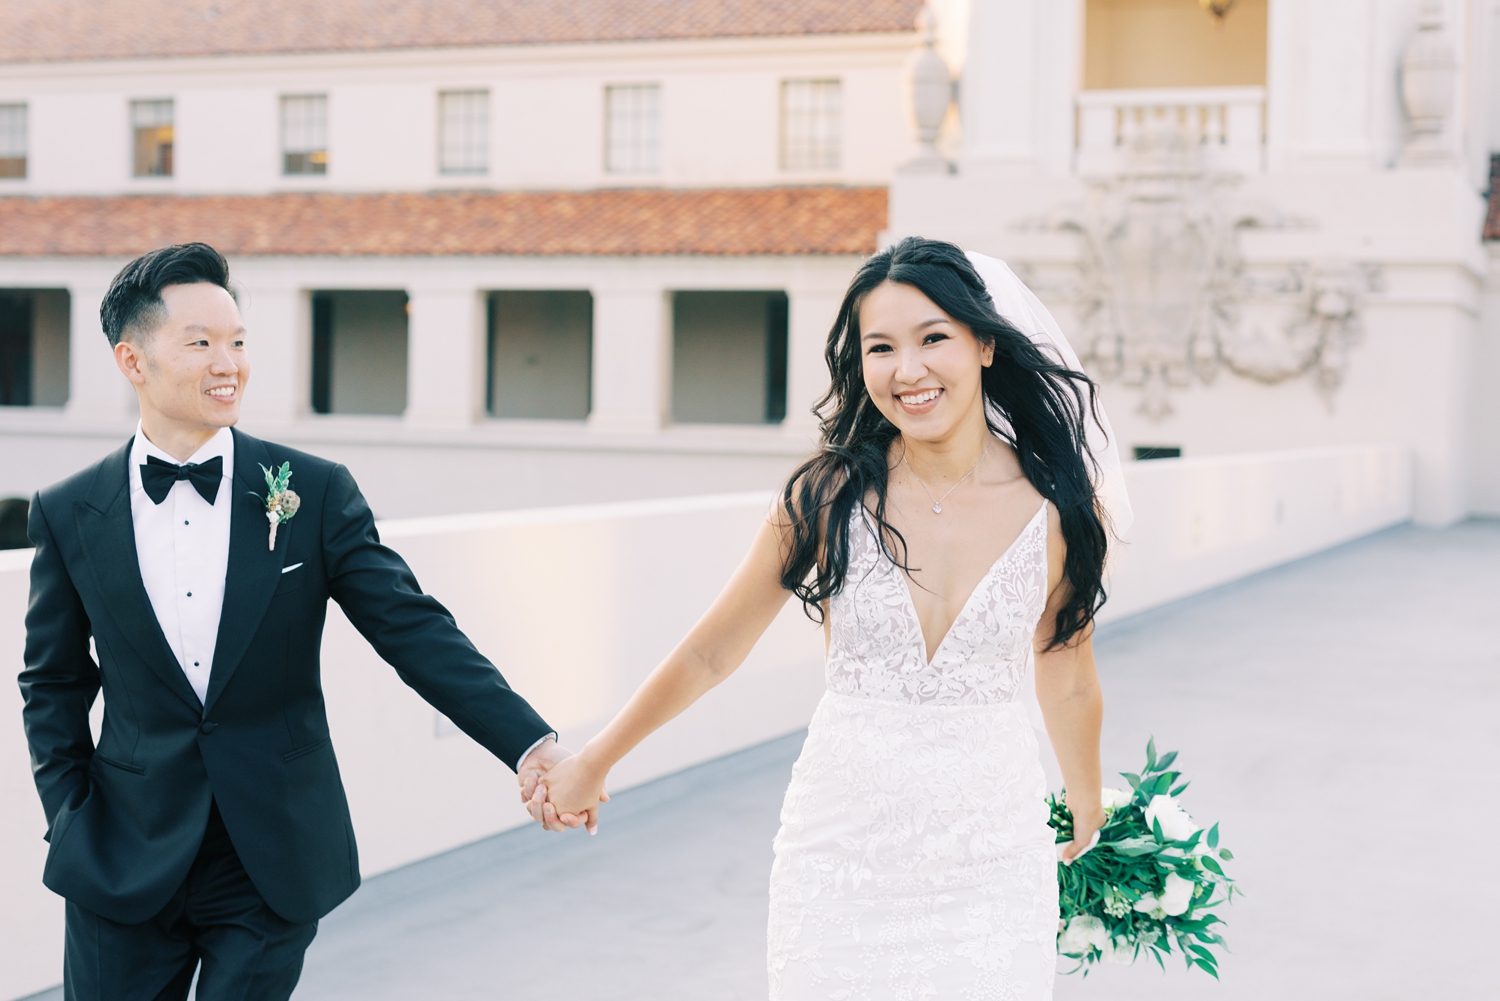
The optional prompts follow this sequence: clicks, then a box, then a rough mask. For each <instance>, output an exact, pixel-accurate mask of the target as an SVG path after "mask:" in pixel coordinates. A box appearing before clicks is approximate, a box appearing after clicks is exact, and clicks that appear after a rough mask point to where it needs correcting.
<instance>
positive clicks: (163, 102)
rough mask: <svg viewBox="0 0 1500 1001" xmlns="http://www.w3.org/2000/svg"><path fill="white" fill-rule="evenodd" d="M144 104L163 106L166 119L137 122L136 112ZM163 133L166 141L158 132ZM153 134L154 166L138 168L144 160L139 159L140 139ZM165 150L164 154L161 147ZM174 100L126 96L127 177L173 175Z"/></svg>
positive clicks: (174, 158) (174, 159)
mask: <svg viewBox="0 0 1500 1001" xmlns="http://www.w3.org/2000/svg"><path fill="white" fill-rule="evenodd" d="M148 106H150V107H154V108H157V109H160V108H162V107H165V108H166V109H167V120H166V121H165V122H161V121H156V122H151V123H148V124H141V122H140V119H141V117H142V116H141V115H140V112H141V111H143V110H145V109H146V108H147V107H148ZM163 132H165V133H166V141H165V142H163V141H162V137H161V133H163ZM146 133H156V138H155V151H156V156H155V158H154V159H153V160H152V161H151V163H152V164H154V165H155V166H156V167H157V168H162V167H163V164H164V165H165V166H164V169H152V168H151V167H149V166H148V167H147V169H145V170H142V169H141V165H142V164H143V163H145V162H146V160H145V159H144V158H143V156H142V153H143V147H142V140H143V137H144V134H146ZM163 149H165V150H166V153H165V155H162V150H163ZM176 153H177V99H176V98H174V97H132V98H130V176H131V177H133V178H135V179H137V180H143V179H152V178H170V177H176V176H177V156H176Z"/></svg>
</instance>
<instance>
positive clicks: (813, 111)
mask: <svg viewBox="0 0 1500 1001" xmlns="http://www.w3.org/2000/svg"><path fill="white" fill-rule="evenodd" d="M800 87H809V88H810V90H809V94H810V95H811V94H816V93H818V90H817V89H818V88H826V91H825V93H826V92H831V93H832V94H833V95H834V102H833V107H832V111H831V112H830V110H829V108H828V107H827V106H826V105H819V104H818V103H817V102H816V101H809V105H808V107H805V108H795V109H794V108H793V107H792V95H793V94H794V93H795V89H796V88H800ZM778 99H779V102H780V108H779V112H780V116H779V117H780V121H779V123H778V124H779V128H778V132H779V133H780V135H779V138H780V149H779V150H777V164H778V166H779V167H780V168H781V170H783V171H785V172H788V173H833V172H837V171H840V170H843V169H844V81H843V78H842V77H838V76H808V77H783V78H782V79H781V84H780V88H779V91H778ZM803 121H806V122H807V126H806V135H801V136H794V135H793V125H794V122H795V123H796V124H799V125H800V124H802V122H803ZM830 121H831V123H832V125H831V127H829V125H828V123H829V122H830ZM820 125H821V129H822V130H823V131H825V132H827V133H830V134H831V136H832V138H831V139H830V138H828V136H827V135H824V136H819V135H818V134H817V133H818V132H819V131H820ZM829 151H831V152H829ZM794 152H796V153H798V154H801V156H800V158H798V157H794V156H793V153H794Z"/></svg>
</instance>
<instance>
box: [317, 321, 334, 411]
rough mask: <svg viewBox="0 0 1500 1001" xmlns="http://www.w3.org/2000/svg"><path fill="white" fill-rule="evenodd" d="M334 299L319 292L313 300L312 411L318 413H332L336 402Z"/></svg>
mask: <svg viewBox="0 0 1500 1001" xmlns="http://www.w3.org/2000/svg"><path fill="white" fill-rule="evenodd" d="M332 380H333V296H332V295H330V294H329V293H327V292H315V293H313V297H312V408H313V413H315V414H326V413H331V412H332V400H333V384H332Z"/></svg>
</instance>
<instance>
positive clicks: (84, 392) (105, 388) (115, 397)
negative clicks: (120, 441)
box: [67, 281, 136, 422]
mask: <svg viewBox="0 0 1500 1001" xmlns="http://www.w3.org/2000/svg"><path fill="white" fill-rule="evenodd" d="M108 287H109V286H108V283H107V281H106V282H103V283H93V282H90V283H86V284H85V283H78V284H73V285H70V286H69V287H68V295H69V298H70V303H69V317H70V318H69V336H68V406H67V415H68V417H69V418H70V419H72V420H77V421H83V422H98V421H120V422H124V421H128V420H131V419H133V418H134V416H135V414H136V402H135V390H134V389H133V388H132V387H131V385H130V381H129V380H128V379H126V378H125V376H124V375H123V374H121V372H120V370H119V368H118V367H117V366H116V365H115V356H114V350H113V349H112V348H111V347H110V345H109V341H108V340H106V339H105V337H104V328H103V327H102V326H101V325H100V323H99V304H100V303H101V302H103V301H104V293H105V291H106V290H107V289H108Z"/></svg>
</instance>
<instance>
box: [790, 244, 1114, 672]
mask: <svg viewBox="0 0 1500 1001" xmlns="http://www.w3.org/2000/svg"><path fill="white" fill-rule="evenodd" d="M886 282H896V283H899V284H903V285H910V286H912V287H913V288H915V289H917V290H918V291H920V292H921V293H922V294H923V295H925V296H927V298H929V299H931V300H932V301H933V303H935V304H936V305H937V307H938V308H939V309H941V310H942V311H943V312H944V313H947V314H948V315H949V316H950V317H952V318H953V319H954V320H955V321H957V322H959V323H961V324H963V325H964V326H966V327H968V328H969V329H970V330H971V331H973V333H974V336H975V337H977V338H979V340H980V342H981V343H983V344H987V345H993V346H994V349H995V357H994V361H993V362H992V363H991V364H990V366H989V367H988V368H985V369H984V370H983V371H982V373H981V379H980V383H981V387H982V389H983V392H984V397H985V400H986V407H985V411H986V412H985V421H986V423H987V424H988V425H989V428H990V431H991V433H993V434H995V435H997V436H998V437H1000V438H1001V439H1002V440H1003V441H1005V442H1006V443H1007V444H1008V445H1010V446H1011V448H1013V449H1014V450H1015V453H1016V458H1017V459H1019V460H1020V462H1021V469H1022V471H1023V472H1024V473H1025V474H1026V478H1027V479H1028V480H1030V481H1031V484H1032V485H1033V486H1034V487H1036V489H1037V490H1038V491H1039V492H1040V493H1041V494H1042V496H1043V497H1046V498H1047V499H1048V500H1049V501H1051V502H1052V504H1053V505H1054V506H1055V507H1056V508H1057V513H1058V516H1059V517H1060V518H1061V520H1062V534H1063V538H1064V539H1065V540H1066V542H1067V558H1066V561H1065V563H1064V574H1065V575H1066V578H1067V584H1068V588H1069V592H1068V600H1067V602H1066V603H1065V604H1064V605H1063V606H1062V608H1061V609H1059V610H1058V613H1057V621H1056V623H1055V627H1054V630H1053V634H1052V644H1051V648H1058V647H1062V646H1066V645H1067V644H1068V643H1069V642H1070V641H1071V640H1072V639H1073V638H1074V637H1076V636H1078V635H1079V634H1080V633H1081V632H1083V631H1084V630H1086V629H1087V628H1088V626H1089V624H1090V623H1091V622H1092V621H1093V619H1094V614H1095V613H1096V612H1097V611H1098V610H1099V607H1100V606H1101V605H1102V604H1104V598H1105V594H1104V581H1103V575H1104V557H1105V551H1106V548H1107V536H1106V533H1105V527H1104V524H1103V522H1102V521H1101V519H1100V514H1099V510H1098V506H1097V504H1096V503H1095V498H1094V487H1093V484H1092V482H1091V480H1090V476H1089V472H1090V469H1091V468H1092V466H1093V457H1092V455H1091V453H1090V452H1089V449H1088V444H1087V437H1086V432H1085V423H1084V422H1085V420H1086V419H1087V418H1088V416H1089V415H1091V414H1094V413H1095V412H1096V407H1097V402H1096V396H1095V387H1094V383H1093V382H1092V381H1091V380H1090V379H1089V377H1088V376H1086V375H1084V374H1083V373H1082V372H1077V371H1074V370H1072V369H1070V368H1067V367H1066V366H1064V365H1062V364H1059V363H1058V362H1057V361H1056V360H1054V359H1052V358H1049V357H1048V356H1047V355H1046V354H1044V353H1043V352H1042V351H1040V350H1038V348H1037V347H1036V345H1035V344H1033V343H1032V341H1031V338H1029V337H1027V336H1026V335H1025V334H1023V333H1022V332H1021V331H1019V330H1017V329H1016V328H1015V327H1014V326H1012V325H1011V324H1010V323H1008V322H1007V321H1006V320H1005V319H1004V318H1003V317H1002V316H1000V314H999V313H997V312H996V311H995V304H994V302H993V301H992V300H991V299H990V294H989V291H988V290H987V289H986V288H985V284H984V280H983V279H982V278H980V277H979V274H978V272H976V271H975V270H974V266H973V264H971V263H970V262H969V259H968V258H967V257H965V256H964V252H963V251H962V250H960V249H959V248H958V247H955V246H954V245H953V244H951V243H943V242H941V241H938V240H924V239H921V238H919V237H907V238H906V239H904V240H902V241H901V242H900V243H898V244H896V246H894V247H892V248H890V249H888V250H883V251H881V252H880V253H878V254H876V255H875V256H874V257H871V258H870V259H869V260H868V261H866V262H865V264H864V266H863V267H861V268H860V269H859V273H858V274H856V275H855V276H854V280H853V281H852V282H851V283H850V284H849V291H848V292H846V293H845V294H844V301H843V303H842V304H841V305H840V306H839V315H838V319H837V320H835V321H834V324H833V329H832V330H831V331H829V334H828V346H827V348H826V349H825V352H824V355H825V357H826V358H827V360H828V371H829V373H830V374H831V375H832V378H833V384H832V386H831V387H830V388H829V390H828V392H827V393H826V394H825V395H824V396H823V398H822V399H821V400H819V401H818V403H817V406H816V407H815V412H816V413H817V414H818V417H819V426H820V429H821V432H822V438H821V442H820V446H819V448H818V452H817V454H816V455H814V456H813V457H812V458H811V459H809V460H807V461H806V462H804V463H803V464H802V465H801V466H800V467H799V468H798V469H797V471H796V472H795V473H793V474H792V477H791V479H789V480H788V481H787V484H786V487H785V489H784V490H783V491H782V498H781V505H782V509H783V513H784V516H785V517H786V518H787V520H788V522H789V524H790V527H791V539H790V547H789V549H788V550H787V553H786V555H785V558H784V562H783V563H782V568H781V583H782V586H783V587H786V588H787V589H788V590H790V591H793V592H795V593H796V595H797V597H799V598H801V599H802V604H803V607H804V609H805V610H806V611H807V614H808V616H809V617H811V618H813V619H814V620H816V621H822V617H823V602H825V601H827V600H828V599H829V598H831V597H832V596H833V595H835V594H837V593H838V592H839V590H840V589H841V588H842V587H843V586H844V580H845V577H846V576H847V574H848V571H849V527H850V521H851V518H852V516H853V514H854V510H855V505H856V504H862V503H864V500H865V498H866V497H868V496H871V495H873V497H874V501H875V504H874V510H873V511H872V512H871V514H872V515H873V516H874V519H875V522H876V524H877V525H878V526H879V529H880V533H879V534H880V543H881V546H882V547H883V548H884V549H885V551H886V554H887V555H888V556H889V557H890V558H891V559H892V560H894V561H895V562H896V563H897V564H898V565H900V566H901V567H902V568H903V569H907V570H910V569H911V568H909V567H907V566H906V560H905V557H906V543H905V540H904V539H902V537H901V533H900V532H898V531H896V529H895V528H894V527H892V526H891V524H890V523H889V522H887V521H886V519H885V514H886V486H887V478H888V476H889V472H890V468H889V462H890V458H889V456H890V449H891V443H892V442H893V441H894V440H895V439H896V437H897V436H898V435H899V434H900V432H899V431H898V430H897V429H896V426H895V425H894V424H892V423H891V422H890V421H888V420H886V418H885V415H884V414H882V413H881V412H880V411H879V409H877V408H876V406H875V404H874V402H873V401H872V400H871V399H870V395H869V393H868V392H867V391H866V390H865V381H864V371H863V366H862V352H861V348H860V330H859V308H860V305H861V304H862V303H863V302H864V298H865V296H866V295H868V294H869V293H870V291H871V290H873V289H874V288H876V287H877V286H879V285H882V284H884V283H886ZM997 417H998V418H999V419H998V420H997V419H996V418H997Z"/></svg>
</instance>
